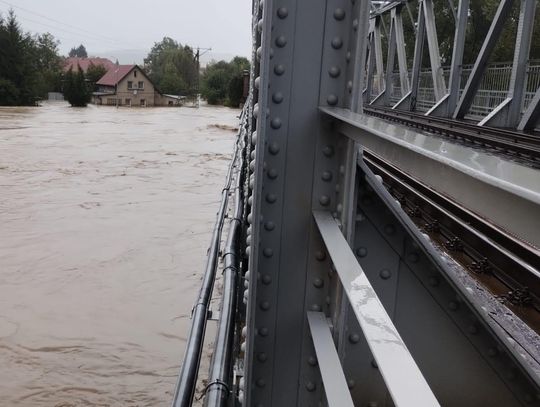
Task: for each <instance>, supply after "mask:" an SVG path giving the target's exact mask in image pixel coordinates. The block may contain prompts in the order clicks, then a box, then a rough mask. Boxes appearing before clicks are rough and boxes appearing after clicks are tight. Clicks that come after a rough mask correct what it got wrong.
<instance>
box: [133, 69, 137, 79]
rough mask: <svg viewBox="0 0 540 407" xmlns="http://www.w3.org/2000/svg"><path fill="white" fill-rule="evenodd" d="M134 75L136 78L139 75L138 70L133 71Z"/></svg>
mask: <svg viewBox="0 0 540 407" xmlns="http://www.w3.org/2000/svg"><path fill="white" fill-rule="evenodd" d="M133 76H134V77H135V78H136V77H137V70H134V71H133Z"/></svg>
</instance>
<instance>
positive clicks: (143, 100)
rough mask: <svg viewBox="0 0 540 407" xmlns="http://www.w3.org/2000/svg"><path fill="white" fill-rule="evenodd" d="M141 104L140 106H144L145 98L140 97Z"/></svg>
mask: <svg viewBox="0 0 540 407" xmlns="http://www.w3.org/2000/svg"><path fill="white" fill-rule="evenodd" d="M141 106H142V107H144V106H146V100H145V99H141Z"/></svg>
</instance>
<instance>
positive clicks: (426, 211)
mask: <svg viewBox="0 0 540 407" xmlns="http://www.w3.org/2000/svg"><path fill="white" fill-rule="evenodd" d="M364 161H365V162H366V164H367V165H368V167H369V168H370V169H371V170H372V171H373V173H374V174H376V175H379V176H380V177H381V178H382V182H383V184H384V186H385V187H386V189H387V190H388V191H389V192H390V194H391V195H392V196H393V197H394V198H395V199H396V200H397V201H398V202H399V203H400V204H401V207H402V208H403V209H404V211H405V212H406V213H407V215H408V216H409V217H410V218H411V220H412V221H413V222H414V223H415V224H416V226H417V227H418V228H419V229H420V230H421V231H422V232H423V233H424V234H425V235H427V236H429V238H430V240H431V241H432V242H433V243H434V244H435V245H436V246H438V247H439V249H441V250H443V251H444V252H446V253H448V254H449V255H450V256H451V257H452V258H453V259H454V260H455V261H457V262H458V263H459V264H460V265H461V266H462V267H463V268H464V269H465V270H467V271H468V272H469V274H470V275H471V276H473V278H474V279H475V280H477V281H478V282H479V283H480V284H482V285H483V286H484V287H485V288H486V289H487V290H488V291H489V292H491V294H492V295H493V296H495V297H496V298H497V299H499V301H500V302H502V303H504V304H505V305H506V306H507V307H508V308H509V309H511V310H512V311H513V312H514V313H515V314H516V315H518V316H519V317H520V318H521V319H522V320H523V321H525V322H526V323H527V325H529V326H530V327H531V328H532V329H533V330H534V331H536V332H537V333H540V251H539V250H538V249H537V248H535V247H532V246H529V245H527V244H526V243H524V242H521V241H520V240H518V239H516V238H515V237H513V236H511V235H509V234H507V233H506V232H505V231H503V230H501V229H499V228H497V227H496V226H494V225H492V224H491V223H489V222H488V221H486V220H485V219H483V218H481V217H480V216H478V215H476V214H474V213H472V212H470V211H468V210H467V209H466V208H463V207H462V206H460V205H458V204H457V203H456V202H454V201H452V200H450V199H448V198H447V197H445V196H444V195H442V194H440V193H438V192H436V191H435V190H433V189H431V188H429V187H428V186H426V185H425V184H423V183H420V182H418V181H416V180H415V179H413V178H411V177H410V176H409V175H407V174H406V173H404V172H403V171H401V170H399V169H398V168H397V167H395V166H393V165H392V164H390V163H388V162H386V161H385V160H383V159H381V158H380V157H378V156H377V155H375V154H373V153H371V152H369V151H364Z"/></svg>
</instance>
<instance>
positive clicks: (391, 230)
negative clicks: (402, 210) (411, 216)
mask: <svg viewBox="0 0 540 407" xmlns="http://www.w3.org/2000/svg"><path fill="white" fill-rule="evenodd" d="M384 233H386V234H387V235H390V236H391V235H393V234H394V233H396V227H395V226H394V225H386V226H385V227H384Z"/></svg>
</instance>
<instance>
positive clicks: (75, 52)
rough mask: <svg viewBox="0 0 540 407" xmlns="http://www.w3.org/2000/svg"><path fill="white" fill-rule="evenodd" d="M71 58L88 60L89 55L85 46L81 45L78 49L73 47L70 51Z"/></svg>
mask: <svg viewBox="0 0 540 407" xmlns="http://www.w3.org/2000/svg"><path fill="white" fill-rule="evenodd" d="M69 56H70V57H71V58H74V57H78V58H88V53H87V52H86V48H85V46H84V45H82V44H81V45H79V46H78V47H77V48H75V47H73V48H71V49H70V50H69Z"/></svg>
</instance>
